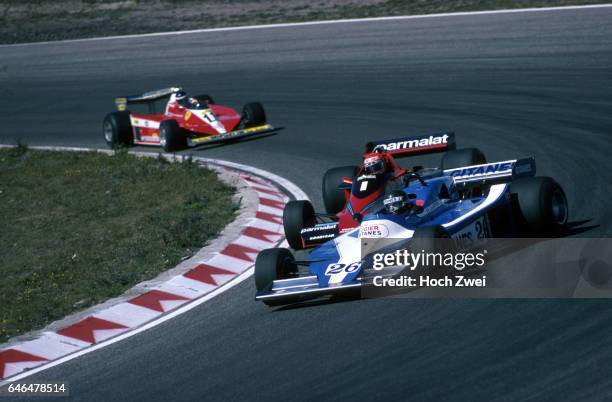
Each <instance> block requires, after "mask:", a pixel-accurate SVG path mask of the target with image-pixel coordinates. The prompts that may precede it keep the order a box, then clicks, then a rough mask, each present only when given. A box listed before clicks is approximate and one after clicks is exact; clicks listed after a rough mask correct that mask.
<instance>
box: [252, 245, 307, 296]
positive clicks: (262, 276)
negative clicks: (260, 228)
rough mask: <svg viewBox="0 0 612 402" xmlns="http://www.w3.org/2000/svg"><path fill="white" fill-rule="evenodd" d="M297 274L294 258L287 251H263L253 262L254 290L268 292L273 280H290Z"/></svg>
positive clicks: (271, 249) (280, 249)
mask: <svg viewBox="0 0 612 402" xmlns="http://www.w3.org/2000/svg"><path fill="white" fill-rule="evenodd" d="M297 273H298V269H297V265H296V264H295V258H293V255H292V254H291V252H290V251H289V250H288V249H286V248H269V249H266V250H263V251H262V252H261V253H259V254H258V255H257V259H256V260H255V288H256V289H257V291H258V292H261V291H265V290H268V289H270V288H271V286H272V282H274V281H275V280H277V279H287V278H291V277H292V276H295V275H296V274H297ZM266 304H268V303H266Z"/></svg>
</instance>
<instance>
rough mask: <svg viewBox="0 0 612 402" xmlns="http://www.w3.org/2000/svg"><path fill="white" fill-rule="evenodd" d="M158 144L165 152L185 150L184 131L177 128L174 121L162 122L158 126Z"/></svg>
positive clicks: (185, 138)
mask: <svg viewBox="0 0 612 402" xmlns="http://www.w3.org/2000/svg"><path fill="white" fill-rule="evenodd" d="M159 142H160V145H161V146H162V148H164V151H166V152H174V151H179V150H181V149H185V148H187V137H186V136H185V131H184V130H183V129H182V128H181V127H179V125H178V123H177V122H176V120H164V121H162V122H161V123H160V124H159Z"/></svg>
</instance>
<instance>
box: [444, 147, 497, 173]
mask: <svg viewBox="0 0 612 402" xmlns="http://www.w3.org/2000/svg"><path fill="white" fill-rule="evenodd" d="M485 163H487V158H486V157H485V155H484V153H483V152H482V151H481V150H480V149H478V148H462V149H455V150H452V151H448V152H446V153H445V154H444V156H443V157H442V162H441V164H440V168H441V169H442V170H446V169H456V168H460V167H464V166H472V165H482V164H485Z"/></svg>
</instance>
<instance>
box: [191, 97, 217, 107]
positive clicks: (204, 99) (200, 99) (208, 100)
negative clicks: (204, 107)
mask: <svg viewBox="0 0 612 402" xmlns="http://www.w3.org/2000/svg"><path fill="white" fill-rule="evenodd" d="M194 98H195V99H196V100H197V101H198V102H202V103H203V102H206V103H208V104H209V105H214V104H215V100H214V99H213V98H212V96H210V95H197V96H194Z"/></svg>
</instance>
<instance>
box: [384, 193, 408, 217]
mask: <svg viewBox="0 0 612 402" xmlns="http://www.w3.org/2000/svg"><path fill="white" fill-rule="evenodd" d="M383 205H384V206H385V210H386V211H387V212H389V213H391V214H400V213H402V212H405V211H406V210H408V209H409V208H410V207H411V206H412V202H410V201H409V199H408V195H406V193H404V192H403V191H401V190H393V191H391V192H390V193H389V195H388V196H386V197H385V199H384V200H383Z"/></svg>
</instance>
